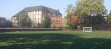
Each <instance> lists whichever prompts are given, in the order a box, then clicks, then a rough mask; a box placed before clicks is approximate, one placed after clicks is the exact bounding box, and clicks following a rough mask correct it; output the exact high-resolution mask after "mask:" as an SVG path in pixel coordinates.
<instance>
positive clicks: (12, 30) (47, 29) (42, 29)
mask: <svg viewBox="0 0 111 49" xmlns="http://www.w3.org/2000/svg"><path fill="white" fill-rule="evenodd" d="M61 30H62V29H60V28H0V32H15V31H61Z"/></svg>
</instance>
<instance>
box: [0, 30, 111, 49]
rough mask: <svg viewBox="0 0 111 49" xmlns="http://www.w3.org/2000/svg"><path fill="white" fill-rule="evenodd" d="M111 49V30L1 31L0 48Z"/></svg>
mask: <svg viewBox="0 0 111 49" xmlns="http://www.w3.org/2000/svg"><path fill="white" fill-rule="evenodd" d="M93 48H94V49H111V32H80V31H33V32H5V33H0V49H93Z"/></svg>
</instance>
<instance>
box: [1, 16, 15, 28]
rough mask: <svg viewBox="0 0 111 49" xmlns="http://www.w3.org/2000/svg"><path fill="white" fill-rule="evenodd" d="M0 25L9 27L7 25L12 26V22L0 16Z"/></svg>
mask: <svg viewBox="0 0 111 49" xmlns="http://www.w3.org/2000/svg"><path fill="white" fill-rule="evenodd" d="M0 27H1V28H9V27H13V26H12V22H11V21H10V20H6V19H5V18H3V17H0Z"/></svg>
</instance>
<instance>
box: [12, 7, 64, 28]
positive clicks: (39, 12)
mask: <svg viewBox="0 0 111 49" xmlns="http://www.w3.org/2000/svg"><path fill="white" fill-rule="evenodd" d="M23 10H24V11H25V12H26V13H27V14H28V16H29V17H30V18H31V21H32V25H35V24H38V23H42V21H41V19H43V18H44V16H45V15H46V14H48V16H49V17H50V18H61V17H62V14H61V13H60V12H59V10H55V9H52V8H48V7H45V6H34V7H26V8H24V9H23ZM11 20H12V23H13V25H14V26H18V25H17V22H18V21H17V20H16V16H12V19H11Z"/></svg>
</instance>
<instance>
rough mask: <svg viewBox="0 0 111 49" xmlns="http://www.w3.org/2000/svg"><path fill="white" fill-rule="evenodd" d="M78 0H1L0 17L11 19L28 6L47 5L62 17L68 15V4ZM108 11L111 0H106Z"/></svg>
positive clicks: (110, 7)
mask: <svg viewBox="0 0 111 49" xmlns="http://www.w3.org/2000/svg"><path fill="white" fill-rule="evenodd" d="M76 2H77V0H0V17H5V18H6V19H8V20H11V17H12V16H13V15H15V14H16V13H18V12H19V11H21V10H22V9H24V8H26V7H31V6H46V7H49V8H53V9H56V10H58V9H59V11H60V13H62V17H64V16H65V15H66V13H65V10H66V8H67V5H68V4H73V5H74V6H75V5H76ZM104 5H105V6H106V9H107V10H108V12H109V11H110V10H111V0H105V2H104Z"/></svg>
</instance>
